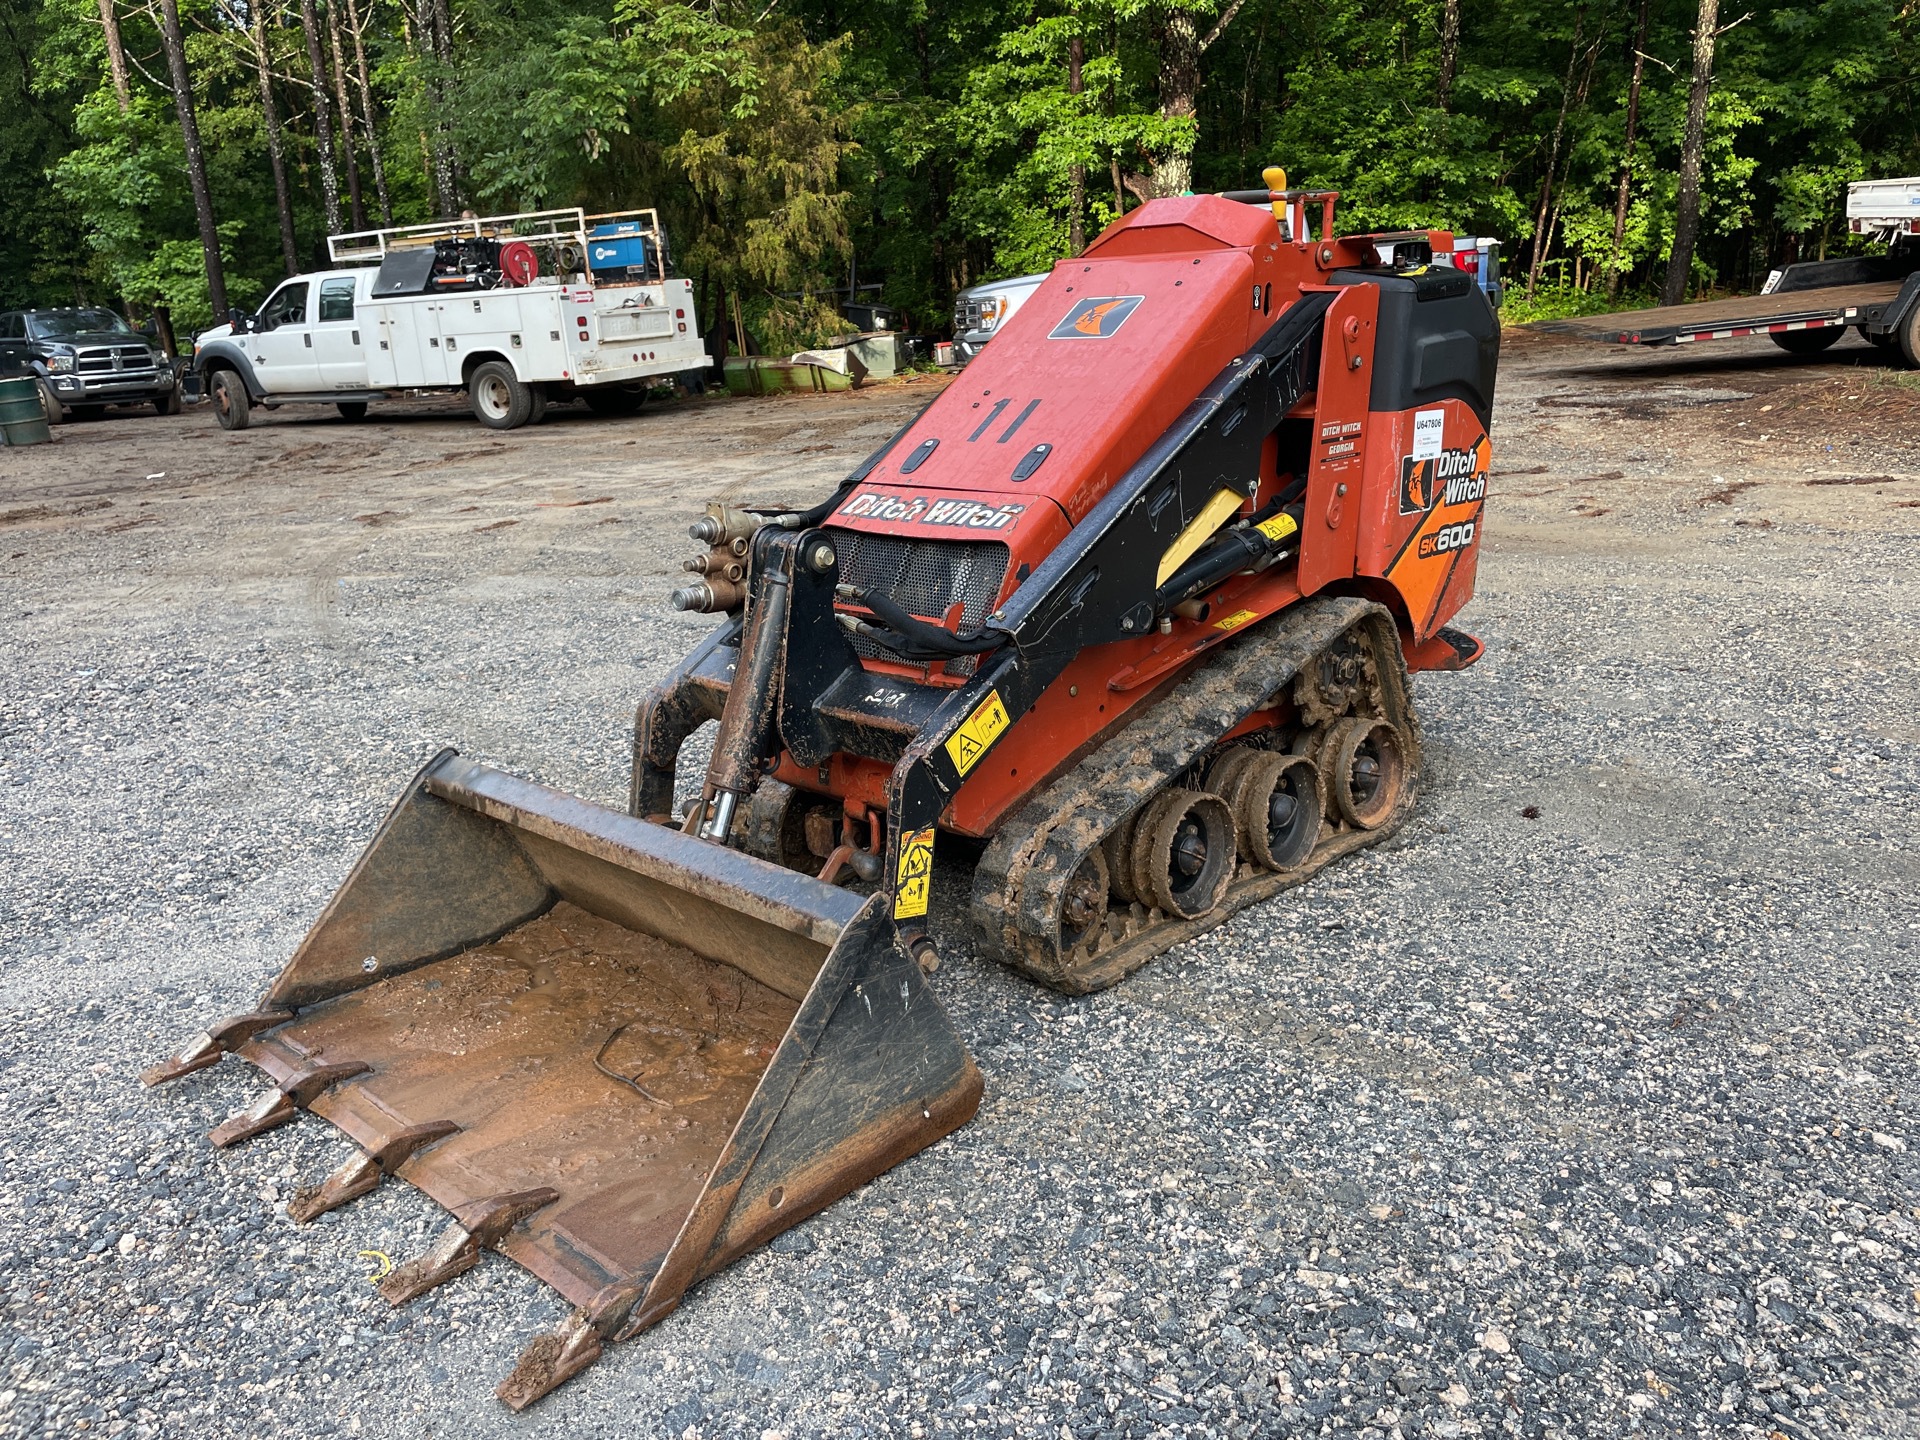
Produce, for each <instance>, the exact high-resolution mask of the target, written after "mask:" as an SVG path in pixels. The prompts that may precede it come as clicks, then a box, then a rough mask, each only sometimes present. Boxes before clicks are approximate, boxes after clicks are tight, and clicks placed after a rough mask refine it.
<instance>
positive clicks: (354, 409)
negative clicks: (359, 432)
mask: <svg viewBox="0 0 1920 1440" xmlns="http://www.w3.org/2000/svg"><path fill="white" fill-rule="evenodd" d="M333 408H334V409H336V410H338V411H339V412H340V418H341V419H342V420H364V419H366V418H367V402H366V401H364V400H342V401H341V402H340V403H339V404H338V405H335V406H334V407H333Z"/></svg>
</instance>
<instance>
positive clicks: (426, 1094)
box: [149, 750, 981, 1409]
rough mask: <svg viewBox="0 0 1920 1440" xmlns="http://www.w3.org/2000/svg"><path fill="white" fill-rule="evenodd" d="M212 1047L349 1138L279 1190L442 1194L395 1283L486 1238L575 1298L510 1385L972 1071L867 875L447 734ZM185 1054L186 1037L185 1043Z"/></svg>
mask: <svg viewBox="0 0 1920 1440" xmlns="http://www.w3.org/2000/svg"><path fill="white" fill-rule="evenodd" d="M225 1049H232V1050H233V1051H234V1052H235V1053H237V1054H239V1055H241V1056H243V1057H244V1058H246V1059H247V1060H250V1061H251V1062H253V1063H254V1064H255V1065H257V1066H259V1067H260V1069H262V1070H264V1071H265V1072H266V1073H267V1075H268V1076H269V1078H270V1079H271V1080H272V1081H273V1082H274V1088H272V1089H271V1090H269V1091H268V1092H267V1093H266V1095H265V1096H263V1097H262V1100H261V1102H260V1103H259V1104H257V1105H255V1106H254V1107H253V1109H252V1110H250V1111H248V1112H247V1113H246V1114H245V1115H242V1116H239V1117H235V1119H234V1120H231V1121H229V1122H227V1124H226V1125H223V1126H222V1127H221V1131H222V1132H226V1133H225V1135H224V1137H223V1138H224V1141H225V1142H231V1141H234V1140H239V1139H244V1138H247V1136H249V1135H251V1134H254V1133H257V1132H258V1130H261V1129H265V1128H269V1127H270V1126H272V1125H275V1124H278V1123H281V1122H282V1121H283V1120H286V1119H289V1118H291V1117H292V1116H293V1115H294V1114H296V1113H297V1112H298V1110H300V1109H302V1108H305V1109H309V1110H311V1111H312V1112H313V1113H314V1114H316V1115H319V1116H321V1117H322V1118H324V1119H326V1120H327V1121H329V1122H331V1123H332V1124H333V1125H334V1126H336V1127H337V1128H339V1129H340V1130H342V1131H344V1132H345V1133H346V1134H347V1135H348V1136H349V1137H351V1138H352V1139H353V1140H354V1141H356V1142H357V1143H358V1145H359V1146H360V1148H361V1151H362V1152H363V1153H362V1154H361V1155H359V1156H358V1157H356V1158H355V1159H354V1160H352V1161H350V1162H348V1164H347V1165H345V1166H343V1167H342V1168H341V1169H340V1170H339V1171H336V1172H335V1173H334V1174H333V1175H332V1176H329V1177H328V1178H327V1180H326V1182H325V1183H324V1184H323V1185H320V1186H317V1187H314V1188H311V1189H309V1190H306V1191H303V1192H302V1193H301V1194H300V1195H298V1196H296V1197H295V1199H294V1201H293V1203H292V1204H291V1205H290V1206H289V1214H290V1215H291V1216H293V1217H294V1218H295V1219H300V1220H305V1219H311V1218H313V1217H315V1216H317V1215H319V1214H321V1213H323V1212H324V1211H325V1210H327V1209H330V1208H332V1207H333V1206H334V1205H336V1204H343V1203H346V1202H347V1201H348V1200H351V1199H352V1198H353V1197H354V1196H356V1195H359V1194H363V1193H365V1192H366V1191H367V1190H370V1189H372V1188H373V1187H374V1186H375V1185H377V1184H378V1183H379V1181H380V1179H381V1177H382V1176H383V1175H384V1174H386V1173H393V1174H397V1175H399V1176H400V1177H401V1178H403V1179H405V1180H406V1181H408V1182H409V1183H411V1184H412V1185H414V1186H416V1187H418V1188H419V1189H421V1190H423V1191H425V1192H426V1193H427V1194H428V1195H429V1196H431V1197H432V1198H433V1199H434V1200H436V1201H438V1202H439V1203H440V1204H441V1205H442V1206H444V1207H445V1208H446V1209H447V1210H448V1211H450V1212H451V1213H452V1217H453V1222H452V1224H451V1225H450V1226H449V1228H448V1230H447V1231H446V1233H445V1234H444V1235H443V1236H442V1238H441V1239H440V1240H439V1241H438V1242H437V1243H436V1244H435V1245H434V1246H433V1247H431V1249H429V1250H428V1251H427V1253H426V1254H424V1255H422V1256H420V1257H418V1258H417V1259H415V1260H412V1261H409V1262H408V1263H407V1264H405V1265H402V1266H401V1267H400V1268H399V1269H397V1270H396V1271H395V1272H394V1273H393V1274H391V1275H389V1276H388V1277H387V1278H386V1281H385V1282H384V1283H383V1285H382V1293H383V1294H385V1295H386V1296H387V1298H388V1299H389V1300H390V1301H392V1302H393V1303H395V1304H400V1303H404V1301H405V1300H407V1299H410V1298H411V1297H412V1296H414V1295H417V1294H419V1293H421V1292H423V1291H424V1290H427V1289H430V1288H432V1287H433V1286H434V1285H437V1284H440V1283H442V1282H444V1281H446V1280H448V1279H451V1278H452V1277H454V1276H455V1275H458V1274H459V1273H461V1272H462V1271H464V1270H467V1269H470V1268H472V1266H473V1265H474V1264H475V1263H477V1260H478V1258H479V1253H480V1251H481V1250H482V1249H486V1248H492V1249H496V1250H499V1251H500V1252H501V1253H503V1254H505V1255H507V1256H508V1257H509V1258H511V1259H513V1260H514V1261H516V1262H518V1263H519V1264H520V1265H522V1266H524V1267H525V1268H526V1269H528V1270H530V1271H532V1272H533V1273H534V1274H535V1275H537V1276H539V1277H540V1279H542V1280H544V1281H545V1282H547V1284H549V1285H551V1286H552V1287H553V1288H554V1289H556V1290H558V1291H559V1292H560V1293H561V1294H562V1295H563V1296H565V1297H566V1298H567V1299H568V1300H569V1301H571V1302H572V1303H573V1304H574V1306H575V1307H576V1309H575V1311H574V1314H573V1316H572V1317H571V1318H570V1319H569V1320H568V1321H567V1323H566V1324H565V1325H563V1326H562V1327H561V1329H560V1330H559V1331H558V1332H556V1333H555V1334H553V1335H549V1336H544V1337H541V1338H539V1339H538V1340H536V1341H535V1342H534V1344H533V1345H532V1346H531V1347H530V1348H529V1350H528V1352H527V1354H526V1355H525V1356H524V1357H523V1359H522V1361H521V1363H520V1365H519V1367H518V1368H517V1369H516V1370H515V1371H514V1372H513V1374H512V1375H511V1376H510V1377H509V1378H508V1380H507V1381H506V1382H505V1383H503V1385H502V1386H501V1391H500V1393H501V1398H502V1399H504V1400H506V1401H507V1402H508V1403H509V1404H510V1405H512V1406H514V1408H516V1409H518V1408H520V1407H522V1406H524V1405H526V1404H528V1403H530V1402H531V1401H532V1400H534V1399H536V1398H538V1397H539V1396H540V1395H541V1394H544V1393H546V1391H547V1390H550V1389H551V1388H553V1386H554V1385H557V1384H559V1383H560V1382H562V1381H564V1380H565V1379H567V1378H569V1377H570V1376H571V1375H573V1374H575V1373H577V1372H578V1371H579V1370H581V1369H584V1368H585V1366H586V1365H588V1364H590V1363H592V1361H593V1360H594V1359H595V1358H596V1357H597V1356H598V1355H599V1353H600V1349H601V1346H602V1344H603V1342H606V1341H610V1340H614V1339H619V1338H624V1337H625V1336H627V1335H630V1334H633V1333H634V1332H636V1331H638V1330H640V1329H643V1328H645V1327H646V1326H647V1325H650V1324H652V1323H654V1322H655V1321H657V1320H659V1319H660V1318H662V1317H663V1316H665V1315H666V1314H668V1313H669V1312H670V1311H672V1310H673V1309H674V1307H675V1306H676V1305H677V1304H678V1303H679V1301H680V1298H681V1296H682V1295H683V1294H684V1293H685V1292H686V1290H687V1288H688V1286H690V1285H691V1284H693V1283H694V1282H696V1281H698V1280H699V1279H700V1278H702V1277H703V1276H706V1275H709V1274H711V1273H712V1272H714V1271H716V1270H718V1269H720V1268H721V1267H722V1266H724V1265H726V1264H728V1263H729V1262H730V1261H731V1260H733V1259H734V1258H735V1257H737V1256H738V1255H740V1254H742V1253H744V1252H745V1251H748V1250H751V1249H753V1248H755V1247H756V1246H758V1245H761V1244H763V1243H765V1242H766V1241H767V1240H769V1239H771V1238H772V1237H773V1236H774V1235H776V1234H778V1233H779V1232H780V1231H782V1230H784V1229H786V1228H788V1227H789V1226H791V1225H794V1224H796V1223H798V1222H799V1221H801V1220H803V1219H805V1218H806V1217H807V1216H808V1215H811V1214H813V1213H814V1212H815V1211H817V1210H819V1209H820V1208H822V1207H823V1206H825V1205H827V1204H829V1203H830V1202H832V1201H833V1200H835V1199H837V1198H839V1197H840V1196H842V1195H844V1194H846V1193H847V1192H848V1191H850V1190H852V1189H854V1188H855V1187H856V1186H859V1185H861V1184H863V1183H865V1182H866V1181H867V1180H869V1179H871V1178H872V1177H874V1176H875V1175H878V1174H879V1173H881V1172H882V1171H884V1170H886V1169H888V1168H889V1167H890V1166H892V1165H895V1164H897V1163H898V1162H899V1161H901V1160H903V1159H905V1158H906V1157H907V1156H909V1155H911V1154H913V1153H915V1152H916V1151H918V1150H920V1149H922V1148H924V1147H925V1146H927V1145H929V1144H931V1143H932V1142H933V1141H935V1140H937V1139H939V1138H940V1137H941V1136H943V1135H946V1134H947V1133H949V1132H950V1131H952V1130H955V1129H957V1128H958V1127H959V1126H961V1125H964V1124H965V1123H966V1122H967V1121H968V1120H969V1119H971V1118H972V1116H973V1113H974V1111H975V1109H976V1108H977V1106H978V1104H979V1099H980V1089H981V1082H980V1075H979V1072H978V1071H977V1070H976V1069H975V1067H974V1063H973V1060H972V1057H971V1056H970V1055H969V1054H968V1053H967V1050H966V1047H965V1046H964V1045H963V1044H962V1043H961V1042H960V1040H959V1037H958V1036H957V1035H956V1034H955V1033H954V1031H953V1029H952V1027H951V1025H950V1024H949V1023H948V1021H947V1018H946V1015H945V1013H944V1012H943V1011H942V1009H941V1007H940V1005H939V1002H938V1001H937V1000H936V999H935V998H934V996H933V995H932V993H931V992H929V991H928V990H927V989H926V988H925V985H924V982H923V979H922V976H921V973H920V970H919V968H918V966H917V965H915V964H914V963H913V961H912V960H911V959H910V958H908V956H907V955H906V954H905V953H904V952H903V951H902V950H901V949H900V948H899V946H898V945H897V943H896V942H895V939H894V932H893V926H892V924H891V922H890V920H889V918H888V914H887V909H886V897H884V896H876V897H874V898H872V899H863V898H862V897H860V896H859V895H856V894H853V893H851V892H849V891H845V890H840V889H836V888H834V887H832V886H829V885H825V884H822V883H821V882H819V881H817V880H815V879H813V878H811V877H810V876H806V875H801V874H797V873H795V872H793V871H790V870H785V869H782V868H781V867H779V866H776V865H771V864H768V863H766V862H764V861H761V860H757V859H754V858H752V857H751V856H747V855H744V854H741V853H740V852H738V851H734V850H730V849H726V848H724V847H721V846H719V845H716V844H713V843H711V842H708V841H704V840H700V839H696V838H693V837H691V836H687V835H683V834H681V833H679V832H677V831H674V830H669V829H666V828H663V827H661V826H659V825H655V824H652V823H649V822H647V821H644V820H640V819H636V818H635V817H633V816H630V815H626V814H623V813H620V812H616V811H612V810H608V809H604V808H602V807H600V806H597V805H592V804H588V803H586V802H583V801H580V800H576V799H573V798H570V797H568V796H566V795H563V794H560V793H559V792H557V791H554V790H549V789H546V788H544V787H542V786H538V785H534V784H530V783H528V782H526V781H523V780H518V779H515V778H514V777H512V776H510V775H506V774H503V773H502V772H500V771H497V770H491V769H487V768H485V767H483V766H480V765H475V764H472V763H470V762H468V761H465V760H462V759H461V758H459V757H458V756H457V755H456V754H454V752H452V751H450V750H449V751H443V752H442V753H441V754H440V755H438V756H436V757H435V759H434V760H433V761H432V762H431V763H430V764H428V765H427V766H426V767H425V768H424V769H423V770H422V771H421V772H420V774H419V775H418V776H417V777H416V778H415V779H414V781H413V782H412V783H411V784H410V785H409V786H408V787H407V791H406V794H405V795H404V796H403V797H402V798H401V800H400V801H399V803H398V804H397V805H395V806H394V808H393V810H392V811H391V813H389V814H388V816H387V818H386V820H385V822H384V823H383V824H382V825H381V827H380V829H379V832H378V833H377V834H376V835H375V837H374V839H373V842H372V843H371V844H370V845H369V846H368V848H367V850H366V852H365V854H363V855H362V856H361V858H360V860H359V861H358V863H357V864H356V865H355V866H354V868H353V871H352V873H351V874H350V875H349V876H348V877H347V881H346V883H345V885H343V886H342V887H341V889H340V892H339V893H338V894H337V895H336V896H335V897H334V898H333V900H332V901H331V902H330V903H329V904H328V906H327V908H326V910H325V912H324V913H323V914H322V915H321V917H320V919H319V921H318V923H316V924H315V926H314V927H313V929H312V931H311V932H309V934H308V935H307V937H306V939H305V940H304V941H303V942H302V944H301V945H300V948H299V950H298V951H297V952H296V953H295V955H294V957H293V959H292V960H291V961H290V962H289V963H288V965H287V967H286V969H285V970H284V971H282V972H281V974H280V977H279V978H278V979H277V980H276V981H274V983H273V985H272V987H271V988H270V989H269V990H268V992H267V994H266V995H265V997H263V999H262V1000H261V1002H260V1004H259V1005H258V1006H257V1007H256V1008H255V1010H254V1011H252V1012H249V1015H248V1016H246V1017H242V1023H237V1024H236V1023H229V1024H228V1025H226V1026H215V1027H213V1028H212V1029H211V1030H210V1031H209V1032H208V1034H207V1035H206V1036H202V1037H201V1040H200V1042H198V1043H197V1045H195V1046H190V1047H189V1048H188V1050H187V1051H186V1052H183V1055H182V1056H181V1057H180V1058H179V1059H178V1060H176V1061H174V1062H170V1063H169V1064H167V1065H162V1066H158V1067H156V1068H155V1070H153V1071H150V1072H149V1079H150V1082H151V1083H158V1081H160V1080H164V1079H171V1078H174V1077H175V1076H176V1075H179V1074H185V1073H190V1072H191V1071H192V1070H194V1069H198V1068H201V1066H202V1065H204V1064H210V1063H212V1061H213V1060H217V1059H218V1058H219V1055H220V1053H222V1052H223V1051H224V1050H225ZM209 1055H211V1058H208V1057H209Z"/></svg>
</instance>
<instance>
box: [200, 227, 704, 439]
mask: <svg viewBox="0 0 1920 1440" xmlns="http://www.w3.org/2000/svg"><path fill="white" fill-rule="evenodd" d="M636 213H638V214H640V215H642V216H644V217H645V219H644V220H642V221H640V222H633V221H628V220H624V219H622V217H606V216H594V217H588V216H585V215H583V214H582V213H581V212H580V211H578V210H574V211H560V212H551V211H549V212H534V213H532V214H527V215H512V216H496V217H491V218H488V219H484V220H466V221H460V222H455V223H452V224H447V225H438V226H412V227H407V228H405V229H396V230H386V231H370V232H367V233H366V234H364V235H347V236H335V237H333V240H332V241H331V242H330V243H331V246H332V250H333V255H334V258H335V259H336V260H340V259H358V260H364V261H373V260H377V261H379V268H377V269H375V268H373V266H372V265H371V264H362V265H360V266H358V267H356V268H352V269H339V270H325V271H320V272H317V273H314V274H310V275H296V276H294V277H292V278H291V279H289V280H287V281H285V282H283V283H282V284H281V285H280V286H279V287H278V288H277V289H276V290H274V292H273V293H272V294H271V295H269V296H268V297H267V300H266V303H265V304H264V305H262V306H261V307H260V309H259V310H258V311H257V312H255V313H254V314H252V315H241V314H239V313H238V312H236V314H235V316H234V318H233V321H232V323H230V324H228V325H223V326H221V327H219V328H218V329H215V330H209V331H207V332H206V333H205V334H203V335H201V336H199V337H198V339H197V342H196V345H195V352H194V359H193V369H192V372H191V374H190V376H189V378H188V396H189V398H193V397H194V395H195V393H196V392H197V393H198V394H199V395H202V396H204V397H205V398H208V399H210V400H211V401H212V402H213V407H214V413H215V415H216V416H217V417H218V419H219V422H220V424H221V425H222V427H224V428H226V429H228V430H242V429H245V428H246V426H247V423H248V421H249V419H250V416H251V412H252V409H253V407H254V406H256V405H265V406H270V407H271V406H278V405H305V404H322V405H333V406H335V407H337V408H338V409H339V411H340V413H341V414H342V415H343V416H345V417H346V418H347V419H349V420H358V419H360V418H362V417H363V416H364V415H365V414H366V413H367V406H368V404H369V403H371V402H373V401H378V400H386V399H389V398H392V397H394V396H395V395H397V394H400V393H402V392H406V391H423V390H424V391H431V390H442V391H444V390H464V391H465V392H466V394H467V397H468V400H469V403H470V404H471V405H472V407H473V413H474V415H475V416H476V417H477V418H478V419H479V421H480V423H481V424H483V425H487V426H489V427H491V428H493V429H496V430H511V429H514V428H516V427H518V426H521V425H526V424H530V423H536V422H538V421H539V420H540V419H542V418H543V417H544V416H545V414H546V408H547V405H548V403H549V402H554V401H568V400H580V401H582V402H584V403H585V404H586V405H587V406H588V407H589V408H591V409H593V410H595V411H596V412H600V413H607V414H623V413H631V412H632V411H633V410H634V409H636V408H638V406H639V404H640V401H641V399H642V397H643V396H644V395H645V393H646V382H647V381H648V380H649V379H650V378H652V377H655V376H661V375H671V374H675V373H677V372H681V371H687V370H698V369H702V368H704V367H705V366H706V365H707V364H708V363H709V362H708V359H707V353H706V348H705V346H704V345H703V344H702V343H701V340H700V327H699V325H698V323H697V321H696V319H695V316H694V313H693V287H692V285H691V284H690V283H689V282H688V281H686V280H681V279H676V278H670V277H669V275H668V273H667V266H666V263H665V256H664V248H663V246H662V244H661V241H660V238H659V228H658V225H657V223H656V222H654V221H653V220H652V213H651V212H636ZM595 221H598V222H600V223H599V224H594V223H593V222H595ZM616 229H617V230H618V232H619V233H617V234H611V235H602V233H601V232H602V231H614V230H616ZM543 255H544V256H545V260H546V269H547V270H549V271H550V272H551V273H552V276H553V278H550V279H549V278H545V276H544V275H543V273H542V272H543V266H542V256H543ZM594 258H600V259H603V260H605V261H609V262H610V261H614V260H618V261H621V262H623V263H621V264H618V265H614V264H611V263H603V264H602V265H601V266H600V267H599V269H598V270H596V269H595V268H594V266H593V259H594ZM196 381H197V382H198V383H197V385H196V383H195V382H196Z"/></svg>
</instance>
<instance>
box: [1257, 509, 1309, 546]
mask: <svg viewBox="0 0 1920 1440" xmlns="http://www.w3.org/2000/svg"><path fill="white" fill-rule="evenodd" d="M1253 528H1254V529H1256V530H1258V531H1259V532H1260V533H1261V534H1262V535H1264V536H1266V537H1267V538H1268V539H1269V540H1284V539H1286V538H1287V536H1289V535H1291V534H1293V533H1294V532H1295V531H1297V530H1298V529H1299V528H1300V527H1299V526H1298V525H1297V524H1295V523H1294V519H1293V517H1292V516H1291V515H1289V514H1287V513H1286V511H1284V510H1283V511H1281V512H1280V513H1279V514H1278V515H1275V516H1274V517H1273V518H1272V519H1270V520H1262V521H1261V522H1260V523H1259V524H1258V525H1256V526H1254V527H1253Z"/></svg>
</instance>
